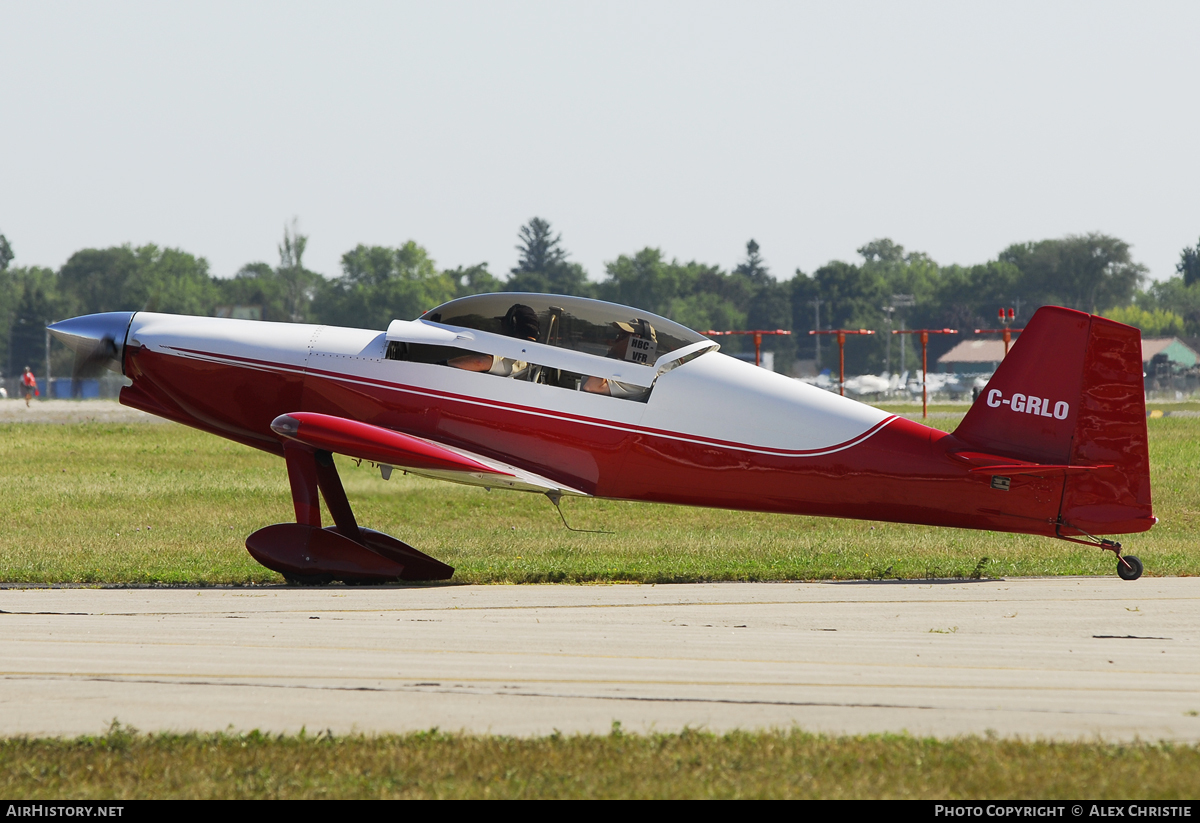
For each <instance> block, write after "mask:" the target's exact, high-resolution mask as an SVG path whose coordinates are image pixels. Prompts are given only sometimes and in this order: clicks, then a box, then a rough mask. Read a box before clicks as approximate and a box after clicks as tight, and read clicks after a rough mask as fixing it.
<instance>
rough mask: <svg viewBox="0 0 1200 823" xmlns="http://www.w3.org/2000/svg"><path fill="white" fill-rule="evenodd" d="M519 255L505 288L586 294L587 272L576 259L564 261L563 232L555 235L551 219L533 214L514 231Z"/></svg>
mask: <svg viewBox="0 0 1200 823" xmlns="http://www.w3.org/2000/svg"><path fill="white" fill-rule="evenodd" d="M517 236H518V237H520V238H521V242H520V243H519V244H518V245H517V247H516V248H517V251H519V252H520V253H521V256H520V257H519V258H518V259H517V265H516V266H514V267H513V268H512V271H511V276H510V277H509V279H508V283H507V284H506V285H505V291H528V292H548V293H550V294H577V295H587V294H589V293H590V292H591V289H590V288H589V287H588V282H587V273H586V272H585V271H584V270H583V267H582V266H580V265H579V264H578V263H568V262H567V257H568V254H567V251H566V249H564V248H563V247H562V235H561V234H560V235H555V234H554V232H553V230H552V229H551V228H550V222H549V221H548V220H543V219H542V218H540V217H534V218H533V219H531V220H530V221H529V222H528V223H526V224H525V225H524V226H522V227H521V230H520V231H519V232H518V233H517Z"/></svg>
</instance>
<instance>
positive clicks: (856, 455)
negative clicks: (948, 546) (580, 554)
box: [50, 293, 1156, 583]
mask: <svg viewBox="0 0 1200 823" xmlns="http://www.w3.org/2000/svg"><path fill="white" fill-rule="evenodd" d="M50 331H51V332H52V333H53V334H54V335H55V336H56V337H57V338H58V339H59V340H62V341H63V342H64V343H66V344H67V345H68V346H70V347H71V348H73V349H74V350H75V351H76V353H77V363H78V364H79V366H80V368H81V369H84V370H86V369H96V368H98V367H101V366H107V367H108V368H111V369H113V370H116V371H120V372H122V373H123V374H125V375H126V376H127V377H128V378H129V379H130V380H131V381H132V385H130V386H127V387H125V388H124V389H123V390H122V391H121V402H122V403H124V404H125V405H127V406H132V407H134V408H137V409H142V410H143V411H147V412H150V413H152V414H155V415H159V416H161V417H165V418H167V419H169V420H174V421H177V422H180V423H183V424H185V425H188V426H193V427H195V428H198V429H202V430H204V431H208V432H211V433H213V434H216V435H220V436H221V437H227V438H229V439H231V440H235V441H237V442H239V443H244V444H246V445H248V446H254V447H255V448H259V449H263V450H266V451H269V452H272V453H274V454H277V455H280V456H282V457H283V458H284V459H285V461H286V464H287V471H288V478H289V480H290V483H291V490H292V499H293V502H294V504H295V510H296V522H295V523H285V524H277V525H273V526H267V527H266V528H263V529H260V530H259V531H256V532H254V533H253V534H252V535H250V536H249V537H248V538H247V540H246V546H247V548H248V549H249V551H250V553H251V554H252V555H253V556H254V558H255V559H256V560H258V561H259V562H260V563H262V564H263V565H265V566H267V567H268V568H271V569H274V570H276V571H278V572H280V573H282V574H283V575H284V576H285V577H286V578H288V579H289V580H292V581H295V582H301V583H321V582H328V581H329V580H334V579H340V580H345V581H350V582H362V581H381V580H395V579H403V580H439V579H446V578H449V577H450V575H451V574H452V573H453V569H451V568H450V567H449V566H446V565H445V564H443V563H440V562H439V561H437V560H435V559H433V558H431V557H428V556H427V555H424V554H422V553H420V552H418V551H417V550H415V549H413V548H412V547H410V546H407V545H406V544H404V543H402V542H400V541H399V540H396V539H394V538H392V537H389V536H387V535H384V534H381V533H379V532H375V531H371V530H369V529H364V528H362V527H360V526H359V525H358V523H357V521H356V520H355V518H354V514H353V512H352V511H351V508H350V504H349V502H348V501H347V499H346V495H345V492H344V491H343V489H342V485H341V481H340V480H339V478H338V473H337V469H336V468H335V466H334V463H333V461H332V459H331V455H332V453H338V454H343V455H347V456H349V457H352V458H359V459H363V460H368V461H372V462H374V463H377V464H379V466H380V468H381V470H382V473H383V476H384V477H385V478H386V477H388V476H390V474H391V471H392V469H393V468H396V469H402V470H404V471H408V472H412V473H414V474H419V475H425V476H428V477H435V478H441V479H445V480H451V481H455V482H459V483H469V484H473V485H479V486H485V487H488V488H508V489H516V490H521V491H533V492H539V493H542V494H546V495H547V496H548V497H549V498H550V499H551V501H553V502H554V503H555V504H557V503H558V500H559V499H560V497H562V496H564V495H579V496H585V497H587V496H595V497H605V498H615V499H622V500H644V501H654V502H659V503H678V504H682V505H688V506H709V507H718V508H728V509H744V510H751V511H762V512H780V513H787V514H804V515H821V516H828V517H848V518H859V519H865V520H886V521H893V522H899V523H917V524H924V525H930V526H951V527H956V528H968V529H988V530H993V531H1004V532H1021V533H1026V534H1037V535H1043V536H1045V537H1055V538H1061V539H1064V540H1071V541H1074V542H1082V543H1087V544H1091V545H1096V546H1098V547H1100V548H1103V549H1107V550H1111V551H1113V552H1114V553H1115V554H1116V555H1117V561H1118V562H1117V572H1118V574H1119V575H1120V576H1121V577H1123V578H1125V579H1128V580H1132V579H1136V578H1137V577H1139V576H1140V575H1141V572H1142V564H1141V562H1140V561H1138V559H1137V558H1136V557H1132V556H1128V555H1125V556H1122V554H1121V545H1120V544H1119V543H1116V542H1114V541H1111V540H1102V539H1100V538H1098V537H1094V535H1106V534H1107V535H1112V534H1125V533H1132V532H1143V531H1146V530H1147V529H1149V528H1150V527H1151V526H1153V525H1154V523H1155V522H1156V519H1155V517H1154V516H1153V513H1152V510H1151V503H1150V464H1149V456H1148V450H1147V441H1146V415H1145V403H1144V396H1143V389H1142V363H1141V347H1140V342H1139V341H1140V337H1139V332H1138V330H1137V329H1134V328H1131V327H1129V326H1124V325H1121V324H1118V323H1114V322H1112V321H1110V320H1106V319H1103V318H1100V317H1095V316H1092V315H1088V314H1085V313H1082V312H1078V311H1072V310H1070V309H1063V308H1049V307H1048V308H1043V309H1041V310H1040V311H1038V312H1037V314H1036V315H1035V316H1034V317H1033V319H1032V320H1031V321H1030V322H1029V324H1028V325H1027V327H1026V329H1025V331H1024V333H1023V334H1022V335H1021V337H1020V338H1019V339H1018V340H1017V342H1016V343H1015V344H1014V346H1013V349H1012V351H1011V353H1010V354H1009V355H1008V357H1007V359H1005V361H1004V362H1003V363H1002V364H1001V366H1000V368H999V370H998V371H997V372H996V374H995V376H994V377H993V378H992V380H991V382H990V383H988V385H987V388H986V389H984V391H983V392H982V394H981V395H980V398H979V401H978V402H977V403H976V404H975V405H974V406H973V407H972V408H971V410H970V411H969V412H968V413H967V415H966V417H965V418H964V420H963V421H962V423H961V424H960V425H959V426H958V428H957V429H956V430H955V431H954V432H953V433H952V434H946V433H944V432H941V431H937V430H935V429H931V428H927V427H925V426H922V425H920V424H918V423H915V422H913V421H910V420H907V419H905V418H902V417H898V416H896V415H894V414H889V413H888V412H885V411H881V410H879V409H875V408H872V407H871V406H866V405H863V404H861V403H857V402H855V401H853V400H849V399H847V398H843V397H839V396H838V395H835V394H831V393H829V392H826V391H822V390H820V389H818V388H815V387H813V386H808V385H806V384H804V383H802V382H800V381H797V380H792V379H789V378H787V377H784V376H782V375H779V374H774V373H772V372H768V371H765V370H763V369H760V368H756V367H754V366H752V365H749V364H747V363H743V362H741V361H739V360H736V359H734V358H732V357H727V356H725V355H723V354H720V353H719V352H718V351H717V349H718V345H717V344H716V343H714V342H712V341H711V340H709V339H707V338H705V337H704V336H702V335H700V334H698V333H696V332H694V331H691V330H689V329H687V328H684V327H683V326H680V325H679V324H677V323H675V322H672V321H671V320H667V319H666V318H663V317H658V316H656V315H653V314H649V313H647V312H644V311H641V310H639V309H634V308H629V307H626V306H618V305H614V304H611V303H604V302H600V301H596V300H587V299H583V298H578V297H567V296H562V295H545V294H514V293H507V294H484V295H475V296H472V297H464V298H461V299H458V300H453V301H451V302H449V303H446V304H445V305H442V306H439V307H437V308H436V309H433V310H431V311H429V312H427V313H426V314H424V315H422V316H421V317H420V318H418V319H417V320H411V321H410V320H396V321H395V322H393V323H392V324H391V325H390V326H389V327H388V330H387V331H386V332H380V331H371V330H364V329H348V328H338V327H333V326H311V325H299V324H291V323H264V322H255V321H243V320H230V319H221V318H210V317H181V316H175V315H166V314H155V313H152V312H113V313H107V314H96V315H88V316H85V317H77V318H74V319H72V320H66V321H63V322H61V323H56V324H54V325H52V326H51V327H50ZM318 491H319V492H320V494H321V495H322V496H324V498H325V501H326V504H327V506H328V509H329V511H330V513H331V514H332V516H333V520H334V525H333V526H331V527H329V528H325V529H322V527H321V525H322V524H321V513H320V506H319V502H318Z"/></svg>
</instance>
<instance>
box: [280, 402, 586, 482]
mask: <svg viewBox="0 0 1200 823" xmlns="http://www.w3.org/2000/svg"><path fill="white" fill-rule="evenodd" d="M271 430H272V431H274V432H275V433H276V434H278V435H279V436H281V437H286V438H287V439H289V440H293V441H295V442H297V443H302V444H304V445H306V446H309V447H311V448H314V449H321V450H323V451H329V452H336V453H337V454H344V455H346V456H347V457H354V458H357V459H359V460H370V461H371V462H373V463H378V464H379V466H380V468H381V470H382V473H383V476H384V479H387V478H388V477H390V476H391V473H392V469H393V468H397V469H401V470H403V471H406V472H410V473H412V474H416V475H420V476H422V477H431V478H434V479H436V480H448V481H450V482H452V483H464V484H466V485H469V486H483V487H485V488H489V489H493V488H499V489H513V490H515V491H530V492H539V493H541V494H549V495H551V496H553V495H574V496H578V497H590V496H591V495H589V494H587V493H586V492H582V491H579V490H578V489H574V488H571V487H570V486H564V485H563V484H561V483H556V482H554V481H553V480H550V479H549V478H546V477H542V476H541V475H538V474H534V473H533V472H529V471H525V470H524V469H521V468H518V467H516V466H511V465H509V464H507V463H502V462H500V461H499V460H492V459H491V458H488V457H484V456H483V455H479V454H474V453H472V452H469V451H467V450H466V449H457V448H454V447H451V446H445V445H443V444H441V443H437V442H434V441H433V440H429V439H426V438H424V437H415V436H413V435H411V434H404V433H402V432H398V431H394V430H393V429H385V428H383V427H382V426H373V425H371V424H370V423H362V422H359V421H357V420H348V419H346V418H345V417H335V416H333V415H328V414H317V413H315V412H291V413H289V414H281V415H280V416H279V417H276V418H275V420H274V421H272V423H271Z"/></svg>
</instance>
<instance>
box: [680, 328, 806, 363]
mask: <svg viewBox="0 0 1200 823" xmlns="http://www.w3.org/2000/svg"><path fill="white" fill-rule="evenodd" d="M701 334H703V335H704V336H705V337H722V336H724V335H727V334H752V335H754V365H756V366H760V365H762V339H763V335H764V334H791V332H790V331H788V330H787V329H749V330H747V331H711V330H710V331H706V332H701Z"/></svg>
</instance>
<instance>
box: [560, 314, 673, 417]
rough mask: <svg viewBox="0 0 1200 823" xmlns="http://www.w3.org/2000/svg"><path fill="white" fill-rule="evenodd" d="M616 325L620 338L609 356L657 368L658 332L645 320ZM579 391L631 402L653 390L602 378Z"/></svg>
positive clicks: (591, 381) (596, 379) (588, 383)
mask: <svg viewBox="0 0 1200 823" xmlns="http://www.w3.org/2000/svg"><path fill="white" fill-rule="evenodd" d="M613 325H614V326H615V327H616V328H617V339H616V340H614V341H613V343H612V345H610V346H609V347H608V354H607V355H606V356H607V357H612V358H614V359H616V360H627V361H629V362H631V363H642V364H644V365H653V363H654V358H655V355H656V354H657V351H658V336H657V335H656V334H655V333H654V326H651V325H650V324H649V323H647V322H646V321H645V320H634V321H633V322H632V323H621V322H617V323H613ZM579 388H580V389H582V390H583V391H586V392H591V393H592V394H607V395H609V396H611V397H622V398H626V399H630V400H640V399H642V397H644V396H645V395H646V394H648V393H649V391H650V390H649V389H647V388H644V387H642V386H634V385H632V384H629V383H621V382H618V381H616V380H606V379H604V378H602V377H589V378H587V379H586V380H584V381H583V385H582V386H580V387H579Z"/></svg>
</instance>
